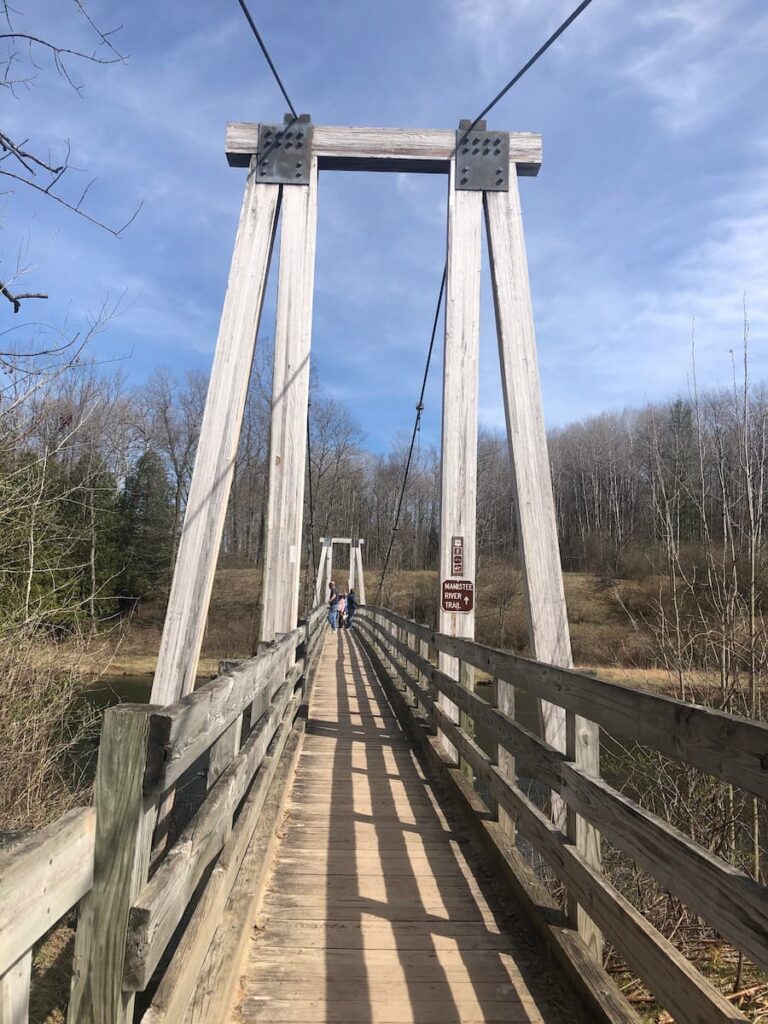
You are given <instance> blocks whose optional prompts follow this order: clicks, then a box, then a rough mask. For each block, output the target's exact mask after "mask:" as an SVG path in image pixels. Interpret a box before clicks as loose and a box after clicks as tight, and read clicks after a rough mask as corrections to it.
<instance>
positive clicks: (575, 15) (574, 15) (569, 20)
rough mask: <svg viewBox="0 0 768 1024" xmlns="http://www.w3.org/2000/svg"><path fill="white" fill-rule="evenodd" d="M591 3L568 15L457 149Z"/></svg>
mask: <svg viewBox="0 0 768 1024" xmlns="http://www.w3.org/2000/svg"><path fill="white" fill-rule="evenodd" d="M591 3H592V0H583V2H582V3H580V4H579V6H578V7H577V8H576V9H575V10H574V11H572V12H571V14H569V15H568V17H567V18H566V19H565V21H564V22H563V23H562V24H561V25H560V26H559V27H558V28H556V29H555V31H554V32H553V33H552V35H551V36H550V37H549V39H547V41H546V42H545V43H543V44H542V45H541V46H540V47H539V48H538V50H537V51H536V53H534V55H533V56H532V57H531V59H530V60H529V61H528V62H527V63H526V64H523V66H522V67H521V68H520V70H519V71H518V72H517V74H515V75H514V76H513V77H512V78H510V80H509V81H508V82H507V84H506V85H505V86H504V88H503V89H502V90H501V91H500V92H497V93H496V95H495V96H494V97H493V99H492V100H491V102H490V103H489V104H488V105H487V106H486V107H484V108H483V109H482V110H481V111H480V113H479V114H478V115H477V117H476V118H475V119H474V121H473V122H472V124H471V125H470V126H469V128H467V129H466V130H465V132H464V134H463V135H462V137H461V138H460V139H459V142H458V143H457V145H456V148H457V149H458V147H459V146H460V145H461V143H462V142H463V141H464V139H466V137H467V136H468V135H469V133H470V132H471V131H473V130H474V129H475V128H476V127H477V125H478V124H479V122H480V121H482V120H483V118H484V117H485V116H486V114H488V113H490V111H491V110H493V108H494V107H495V106H496V104H497V103H498V102H499V100H501V99H503V98H504V97H505V96H506V95H507V93H508V92H509V90H510V89H511V88H512V86H513V85H517V83H518V82H519V81H520V79H521V78H522V77H523V75H524V74H525V73H526V72H527V71H530V70H531V68H532V67H533V65H534V64H535V63H536V61H538V60H539V58H540V57H543V56H544V54H545V53H546V52H547V50H548V49H549V48H550V46H552V44H553V43H555V42H557V40H558V39H559V38H560V36H561V35H562V34H563V32H565V30H566V29H567V28H570V26H571V25H572V24H573V22H574V21H576V19H577V18H578V17H579V15H580V14H582V13H583V12H584V11H585V10H586V9H587V8H588V7H589V5H590V4H591Z"/></svg>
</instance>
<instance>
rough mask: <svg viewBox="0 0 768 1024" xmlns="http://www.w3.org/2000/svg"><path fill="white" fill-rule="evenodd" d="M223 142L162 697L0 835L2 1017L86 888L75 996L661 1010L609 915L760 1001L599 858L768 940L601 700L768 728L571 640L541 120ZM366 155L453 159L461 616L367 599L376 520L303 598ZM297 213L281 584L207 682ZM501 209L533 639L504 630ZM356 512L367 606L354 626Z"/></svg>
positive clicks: (651, 740)
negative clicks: (615, 763) (332, 329)
mask: <svg viewBox="0 0 768 1024" xmlns="http://www.w3.org/2000/svg"><path fill="white" fill-rule="evenodd" d="M227 155H228V158H229V161H230V163H231V164H232V165H233V166H235V167H248V178H247V185H246V191H245V199H244V204H243V210H242V215H241V219H240V226H239V229H238V235H237V240H236V243H235V251H234V256H233V261H232V269H231V273H230V278H229V285H228V289H227V295H226V299H225V303H224V310H223V314H222V320H221V328H220V333H219V339H218V344H217V349H216V356H215V359H214V365H213V370H212V374H211V382H210V388H209V394H208V400H207V405H206V410H205V415H204V419H203V425H202V432H201V437H200V442H199V447H198V454H197V460H196V464H195V470H194V475H193V480H192V485H191V488H190V493H189V499H188V504H187V509H186V518H185V523H184V529H183V532H182V536H181V540H180V545H179V554H178V559H177V564H176V569H175V573H174V578H173V584H172V588H171V593H170V599H169V605H168V611H167V617H166V623H165V628H164V632H163V637H162V643H161V649H160V655H159V661H158V667H157V672H156V676H155V683H154V686H153V691H152V699H151V703H150V704H149V705H121V706H118V707H115V708H112V709H110V710H108V711H107V712H106V713H105V715H104V722H103V728H102V735H101V744H100V748H99V761H98V771H97V778H96V787H95V797H94V806H93V807H89V808H82V809H80V810H75V811H72V812H70V813H68V814H66V815H65V816H64V817H63V818H61V819H60V820H59V821H58V822H56V823H54V824H53V825H51V826H50V827H48V828H46V829H44V830H42V831H41V832H39V833H36V834H34V835H31V836H28V837H27V838H26V839H24V840H23V841H21V842H20V843H19V844H17V845H16V846H15V847H13V848H11V849H10V850H8V851H6V852H4V853H3V854H1V855H0V1024H25V1022H27V1020H28V1006H29V992H30V979H31V967H32V951H33V948H34V946H35V944H36V943H37V942H38V941H39V939H40V938H41V937H42V936H43V935H44V934H45V933H46V932H47V931H48V930H49V929H50V928H51V927H52V926H53V925H55V923H56V922H57V921H58V920H60V919H61V918H62V916H64V915H65V914H67V913H68V912H69V911H71V910H72V909H73V908H75V907H77V908H78V923H77V933H76V940H75V949H74V961H73V967H72V988H71V997H70V1000H69V1010H68V1021H69V1022H70V1024H127V1022H129V1021H142V1022H144V1024H159V1022H166V1024H172V1022H173V1024H175V1022H206V1024H216V1022H224V1021H227V1022H251V1021H260V1022H286V1024H287V1022H293V1024H300V1022H306V1024H309V1022H315V1021H327V1022H334V1024H355V1022H360V1024H368V1022H370V1024H400V1022H408V1021H413V1022H419V1024H452V1022H475V1024H480V1022H483V1021H489V1022H519V1024H522V1022H531V1024H533V1022H537V1024H560V1022H578V1021H583V1022H585V1024H587V1022H594V1021H614V1022H630V1021H635V1022H636V1021H638V1019H639V1018H638V1016H637V1014H636V1012H635V1010H634V1009H633V1008H632V1006H631V1005H630V1004H629V1002H628V1001H627V1000H626V999H625V998H624V996H623V995H622V994H621V992H620V991H619V990H618V988H617V987H616V986H615V985H614V983H613V982H612V980H611V978H610V977H609V976H608V974H607V973H606V972H605V970H604V968H603V942H604V938H605V939H607V940H608V942H610V944H611V945H612V946H613V947H614V948H615V949H616V950H617V951H618V953H619V954H620V955H621V956H622V957H623V958H624V960H625V961H626V963H627V964H628V966H629V969H630V970H631V971H632V972H633V973H634V974H636V975H637V976H638V977H639V978H640V979H642V981H643V982H644V983H645V985H646V986H647V988H648V989H649V990H650V992H651V993H652V994H653V996H654V997H655V998H656V999H657V1000H658V1002H659V1004H660V1005H661V1006H663V1007H664V1008H666V1010H667V1011H668V1012H669V1014H670V1015H671V1017H672V1018H673V1019H674V1021H677V1022H679V1024H719V1022H724V1021H738V1020H745V1019H746V1018H745V1017H744V1015H743V1014H742V1013H741V1011H740V1010H739V1009H738V1008H737V1007H736V1006H735V1005H734V1004H733V1002H732V1001H729V1000H728V999H726V998H725V997H724V996H723V995H722V994H721V993H720V992H719V991H717V990H716V989H715V988H714V987H713V986H712V985H711V984H710V983H709V982H708V981H707V980H706V979H705V978H704V977H703V976H702V975H701V974H700V973H699V971H698V970H697V969H696V968H695V967H694V966H693V965H692V964H691V963H690V962H689V961H688V960H687V959H686V958H685V957H684V956H683V955H682V954H681V953H680V952H679V951H678V950H677V949H676V948H675V947H674V946H673V945H672V944H671V943H670V942H669V941H668V940H667V939H665V938H664V937H663V936H662V935H661V934H660V933H659V932H658V931H657V930H656V929H655V928H654V927H653V926H652V925H651V924H650V923H649V922H648V921H647V920H646V919H645V918H644V917H643V916H642V914H641V913H640V912H639V911H638V910H637V909H636V908H635V907H634V906H633V905H632V904H631V903H630V902H629V901H628V900H627V899H626V898H625V897H624V896H623V895H621V893H619V891H618V890H617V889H616V888H615V887H614V886H613V885H611V883H610V882H609V881H608V879H607V878H606V877H605V875H604V874H603V872H602V870H601V842H602V841H601V835H602V836H603V837H604V839H605V841H607V842H610V843H611V844H612V846H613V847H615V848H616V849H618V850H620V851H621V852H622V853H623V854H625V855H626V856H627V857H629V858H631V859H632V860H633V861H634V862H635V863H636V864H637V865H638V866H639V867H641V868H642V869H643V870H644V871H646V872H648V873H649V874H650V875H652V876H654V877H655V878H656V879H657V880H658V882H659V883H660V884H661V886H662V887H664V888H665V889H667V890H668V891H669V892H671V893H673V894H674V895H675V896H676V897H677V898H679V899H680V900H681V901H682V902H683V903H684V904H686V905H687V906H688V907H689V908H690V909H691V910H692V911H693V912H694V913H695V914H697V915H699V916H700V917H701V918H702V919H703V920H704V921H706V922H707V923H708V924H709V925H711V926H712V927H713V928H714V929H715V931H716V932H717V933H718V934H719V935H721V936H722V937H723V939H724V940H725V941H726V942H728V943H730V944H731V945H732V946H734V947H735V948H736V949H738V950H740V951H741V952H742V953H743V954H744V955H745V956H746V957H748V958H749V959H750V960H751V961H752V962H754V964H755V965H757V966H758V967H759V968H761V969H763V970H768V899H767V898H766V890H765V888H764V887H763V886H762V885H760V884H759V883H758V882H756V881H754V880H752V879H751V878H749V877H748V876H747V875H745V874H743V873H742V872H740V871H739V870H737V869H736V868H734V867H733V866H731V865H729V864H727V863H726V862H725V861H723V860H721V859H720V858H718V857H717V856H715V855H714V854H713V853H712V852H710V851H709V850H705V849H703V848H702V847H700V846H698V845H697V844H696V843H695V842H694V841H693V839H692V838H690V837H689V836H687V835H685V834H684V833H682V832H680V831H679V830H678V829H676V828H674V827H672V826H671V825H670V824H669V823H668V822H667V821H665V820H663V819H662V818H660V817H658V816H656V815H655V814H652V813H650V812H649V811H647V810H646V809H644V808H643V807H641V806H640V805H639V804H637V803H636V802H634V801H633V800H632V799H630V798H629V797H628V796H626V795H623V794H621V793H619V792H617V791H616V790H615V789H614V788H612V787H611V786H610V785H609V784H608V783H607V782H606V781H605V780H604V779H603V778H601V776H600V764H599V737H600V730H601V729H603V730H605V732H606V733H607V734H610V735H611V736H615V737H618V738H620V739H621V740H623V741H628V742H634V743H638V744H641V745H642V746H643V747H647V748H650V749H652V750H655V751H657V752H659V753H660V754H661V755H662V756H663V757H664V758H668V759H670V760H672V761H674V762H678V763H682V764H685V765H689V766H691V767H692V768H694V769H696V770H698V771H700V772H702V773H704V774H706V775H710V776H713V777H715V778H718V779H721V780H725V781H726V782H727V783H729V784H732V785H733V786H734V787H738V788H739V789H742V790H746V791H747V792H749V793H752V794H755V795H756V796H757V797H759V798H761V799H764V798H765V797H766V796H768V728H767V727H766V726H764V725H762V724H760V723H758V722H755V721H750V720H746V719H741V718H738V717H735V716H731V715H728V714H724V713H722V712H719V711H717V710H714V709H711V708H707V707H700V706H696V705H692V704H687V703H683V702H681V701H677V700H673V699H671V698H668V697H663V696H658V695H655V694H652V693H647V692H643V691H640V690H635V689H632V688H630V687H625V686H620V685H617V684H615V683H610V682H606V681H603V680H600V679H596V678H593V677H591V676H586V675H583V674H581V673H579V672H576V671H574V670H573V668H572V663H571V650H570V640H569V632H568V621H567V615H566V609H565V601H564V597H563V585H562V574H561V570H560V562H559V554H558V547H557V536H556V528H555V517H554V507H553V500H552V488H551V482H550V476H549V465H548V459H547V451H546V443H545V434H544V420H543V415H542V408H541V396H540V386H539V379H538V369H537V360H536V345H535V336H534V330H533V317H532V312H531V303H530V294H529V286H528V276H527V263H526V258H525V248H524V241H523V229H522V216H521V210H520V197H519V191H518V177H519V176H524V175H535V174H536V173H537V171H538V168H539V164H540V161H541V140H540V138H539V137H538V136H536V135H532V134H520V133H506V132H489V131H487V130H486V128H485V125H484V124H482V123H481V124H478V125H475V126H472V127H471V130H470V125H469V124H468V123H462V124H461V125H460V127H459V130H458V132H455V131H432V130H424V131H415V130H410V129H409V130H406V129H373V128H347V127H322V126H314V125H312V124H311V122H310V121H309V119H308V118H306V117H303V116H302V117H301V118H299V119H295V118H289V119H287V120H286V122H285V123H284V124H282V125H254V124H234V125H230V126H229V130H228V135H227ZM366 170H375V171H408V172H416V173H430V174H444V175H446V176H447V178H448V190H449V191H448V196H449V200H448V246H447V274H446V323H445V358H444V383H443V410H444V411H443V431H442V503H441V510H442V511H441V551H440V608H441V610H440V618H439V622H438V628H437V629H432V628H430V627H428V626H424V625H420V624H418V623H416V622H412V621H410V620H408V619H406V618H403V617H402V616H400V615H397V614H395V613H394V612H392V611H390V610H388V609H386V608H382V607H373V606H368V605H366V604H365V595H364V583H365V581H364V576H363V560H362V548H361V545H362V543H363V542H362V539H360V538H356V537H347V538H334V537H329V538H325V539H324V541H323V546H322V550H321V561H320V565H319V567H318V573H317V582H316V588H315V607H314V608H313V609H312V610H311V611H310V612H309V613H308V614H306V615H305V616H304V617H303V618H301V619H300V618H299V589H300V588H299V582H300V580H299V574H300V563H301V558H300V554H299V553H300V552H301V549H302V548H301V541H302V535H303V520H302V510H303V506H304V475H305V459H306V447H305V445H306V434H305V424H306V414H307V401H308V384H309V357H310V337H311V321H312V293H313V273H314V255H315V231H316V211H317V180H318V174H319V173H320V172H321V171H322V172H323V173H325V172H330V171H366ZM278 213H279V214H280V229H279V234H280V239H279V248H280V266H279V276H278V300H277V327H276V335H275V339H276V340H275V364H274V377H273V387H274V393H273V402H272V423H271V437H270V463H269V465H270V470H269V496H268V526H267V538H266V555H265V563H264V592H265V593H267V594H269V595H271V598H272V600H270V601H269V602H266V603H265V608H264V612H263V617H262V623H261V644H260V649H259V653H258V654H257V655H256V656H255V657H253V658H251V659H249V660H247V661H244V662H242V663H240V664H237V665H234V666H231V667H230V668H229V669H228V671H226V672H224V673H223V674H221V675H219V676H218V677H217V678H215V679H213V680H212V681H210V682H209V683H206V684H205V685H203V686H200V687H198V688H197V689H194V680H195V675H196V668H197V662H198V659H199V653H200V646H201V642H202V636H203V631H204V627H205V621H206V615H207V610H208V603H209V598H210V592H211V586H212V583H213V576H214V570H215V565H216V560H217V556H218V551H219V546H220V541H221V535H222V530H223V523H224V515H225V511H226V506H227V501H228V498H229V491H230V485H231V481H232V473H233V467H234V456H235V452H236V449H237V443H238V438H239V433H240V427H241V422H242V416H243V408H244V403H245V397H246V390H247V382H248V377H249V369H250V365H251V361H252V358H253V350H254V345H255V339H256V334H257V328H258V323H259V317H260V314H261V308H262V303H263V297H264V288H265V282H266V278H267V271H268V267H269V261H270V256H271V253H272V250H273V243H274V242H275V238H276V234H277V226H278ZM483 215H484V216H485V221H486V228H487V237H488V244H489V249H490V266H491V274H492V285H493V292H494V300H495V307H496V322H497V331H498V341H499V355H500V368H501V376H502V384H503V393H504V401H505V409H506V417H507V428H508V439H509V448H510V466H511V473H512V482H513V490H514V494H515V514H516V517H517V527H518V536H519V539H520V546H521V552H522V563H523V569H524V580H525V597H526V602H527V608H528V618H529V634H530V647H531V650H532V652H533V658H532V659H524V658H521V657H519V656H517V655H515V654H513V653H510V652H508V651H500V650H495V649H493V648H490V647H487V646H484V645H481V644H478V643H476V642H475V641H474V580H475V501H476V472H477V471H476V450H477V364H478V341H479V296H480V268H481V222H482V218H483ZM338 544H344V545H347V546H348V547H349V552H350V577H349V579H350V584H353V585H356V586H357V589H358V592H359V593H360V596H361V607H360V608H359V609H358V612H357V615H356V617H355V621H354V625H353V628H352V629H351V630H349V631H340V632H339V633H338V634H331V633H330V632H329V631H328V630H327V629H326V615H325V604H324V598H325V596H326V580H327V579H328V578H329V576H330V574H331V572H332V566H333V552H334V547H335V546H336V545H338ZM478 672H479V673H483V674H484V677H486V678H487V679H488V680H490V681H492V684H493V687H492V692H493V696H492V698H491V699H488V700H486V699H483V698H482V697H481V696H480V695H479V694H478V693H477V692H475V688H474V682H473V681H474V675H475V673H478ZM519 692H524V693H526V694H528V695H530V696H532V697H533V698H534V699H535V700H536V701H537V702H538V707H539V712H540V715H539V718H540V725H541V728H540V729H539V731H538V732H532V731H530V730H529V729H527V728H525V727H524V726H523V725H522V724H521V722H520V721H519V720H518V717H517V716H516V710H515V696H516V694H517V693H519ZM481 729H482V730H483V732H484V734H485V735H486V736H490V737H491V740H492V742H491V748H490V749H488V746H489V745H488V743H486V744H485V745H481V744H480V743H479V742H478V738H477V733H479V731H480V730H481ZM518 768H520V774H518ZM537 791H538V792H539V793H544V794H549V797H548V799H547V800H546V801H543V800H541V799H537V798H536V792H537ZM545 802H546V804H547V807H548V809H547V811H546V812H545V811H544V810H543V809H542V807H543V805H544V803H545ZM543 864H546V865H547V868H548V872H549V875H550V876H551V877H554V878H556V879H557V880H558V882H559V883H560V885H561V886H562V888H563V890H564V891H565V893H566V896H565V899H564V900H563V901H558V900H556V899H555V898H554V896H553V895H552V893H551V889H550V887H548V886H546V885H545V884H544V881H543V878H544V875H543V873H542V868H541V866H542V865H543Z"/></svg>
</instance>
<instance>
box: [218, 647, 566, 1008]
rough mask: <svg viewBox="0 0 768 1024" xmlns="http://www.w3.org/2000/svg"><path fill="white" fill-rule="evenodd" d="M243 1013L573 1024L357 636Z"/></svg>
mask: <svg viewBox="0 0 768 1024" xmlns="http://www.w3.org/2000/svg"><path fill="white" fill-rule="evenodd" d="M255 913H256V918H255V920H254V927H253V930H252V935H251V938H250V940H249V944H248V946H247V948H246V951H245V954H244V958H243V962H242V964H241V969H240V984H239V986H238V990H237V991H236V994H235V997H234V1002H233V1005H232V1009H231V1014H230V1020H231V1021H232V1022H233V1024H234V1022H237V1024H251V1022H267V1021H269V1022H270V1024H277V1022H286V1024H287V1022H292V1024H304V1022H306V1024H310V1022H312V1024H315V1022H320V1021H326V1022H335V1024H363V1022H365V1024H406V1022H411V1021H412V1022H418V1024H452V1022H509V1024H565V1022H566V1021H567V1022H569V1024H573V1022H576V1021H580V1020H582V1012H581V1010H580V1008H579V1007H578V1006H577V1004H576V1003H575V1000H574V999H573V997H572V996H571V995H570V991H569V989H568V987H567V985H566V983H565V981H564V980H563V979H562V978H561V977H560V976H559V975H558V974H556V973H555V972H554V970H551V969H550V968H549V967H547V966H546V964H545V960H546V956H545V954H544V953H543V951H542V950H541V949H540V948H539V947H538V946H537V945H536V944H535V941H534V939H533V938H532V937H531V936H530V935H529V934H528V933H527V931H526V925H525V919H524V918H522V919H520V920H518V918H517V915H516V914H515V912H514V908H510V907H509V905H505V904H504V903H503V902H501V900H500V898H499V897H498V895H496V894H494V893H493V892H492V891H491V889H490V887H489V879H488V876H487V875H486V873H485V872H484V871H483V868H482V865H481V864H480V862H479V861H478V860H476V855H475V853H474V850H473V848H472V847H471V846H470V843H469V840H468V838H467V837H466V836H465V835H464V834H463V833H462V831H461V829H460V827H459V826H458V825H457V823H456V821H455V820H453V819H452V817H451V812H450V808H446V807H445V806H444V805H443V803H442V802H441V795H440V792H439V787H438V786H437V784H436V783H435V782H434V781H433V780H432V779H431V778H430V776H429V775H428V774H425V771H424V770H423V768H422V767H421V765H420V764H419V762H418V761H417V759H416V757H415V756H414V754H413V752H412V750H411V748H410V745H409V743H408V741H407V739H406V737H405V735H404V734H403V732H402V731H401V729H400V726H399V724H398V721H397V719H396V717H395V715H394V713H393V711H392V709H391V707H390V704H389V702H388V700H387V697H386V695H385V692H384V690H383V688H382V686H381V684H380V682H379V680H378V679H377V677H376V675H375V674H374V672H373V669H372V668H371V667H370V665H369V663H368V661H367V659H366V656H365V654H364V652H363V650H362V648H361V647H360V645H359V642H358V641H357V639H356V638H355V636H354V634H353V633H351V632H350V633H347V632H343V631H340V632H339V633H338V634H331V633H329V634H328V635H327V637H326V639H325V644H324V648H323V651H322V654H321V658H320V662H319V665H318V669H317V675H316V681H315V684H314V690H313V695H312V702H311V705H310V719H309V723H308V728H307V733H306V735H305V737H304V741H303V747H302V750H301V753H300V756H299V760H298V763H297V769H296V774H295V779H294V783H293V788H292V792H291V794H290V798H289V801H288V803H287V805H286V811H285V816H284V821H283V827H282V829H281V831H280V837H279V841H278V845H277V848H276V852H275V856H274V859H273V865H272V870H271V875H270V876H269V878H268V880H267V882H266V886H265V891H264V893H263V896H262V899H261V902H260V905H259V906H258V907H257V908H256V910H255Z"/></svg>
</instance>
